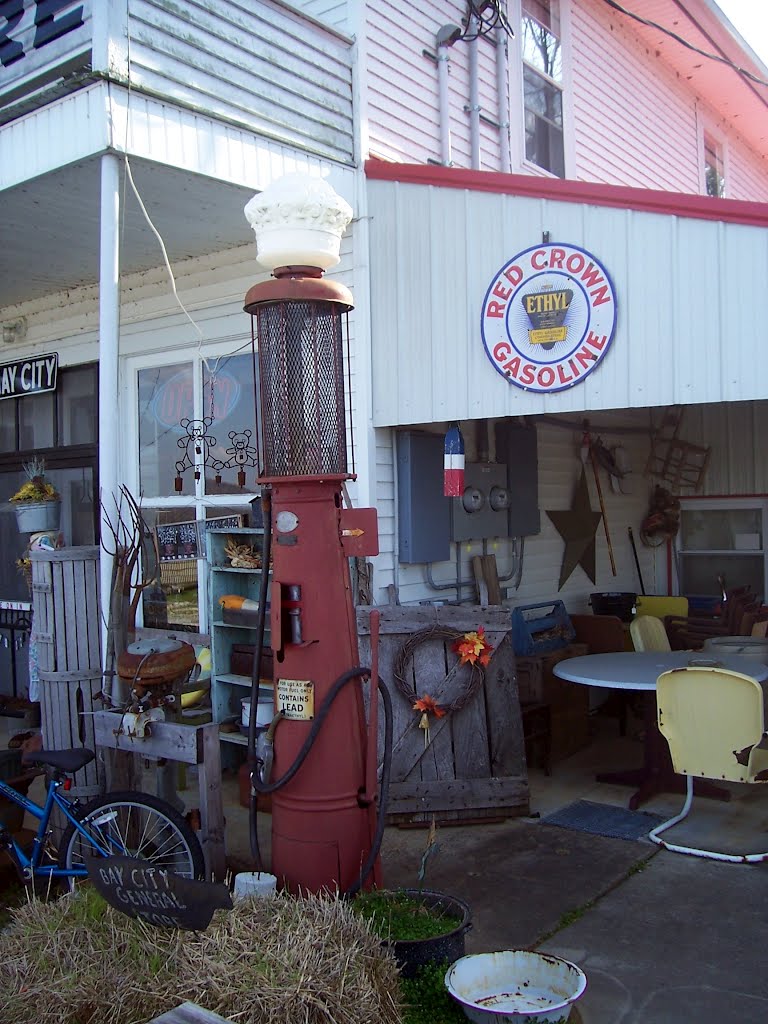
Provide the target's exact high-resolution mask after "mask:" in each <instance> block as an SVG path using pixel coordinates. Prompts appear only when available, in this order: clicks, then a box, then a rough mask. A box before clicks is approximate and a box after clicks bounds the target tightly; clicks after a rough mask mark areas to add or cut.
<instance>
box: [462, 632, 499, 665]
mask: <svg viewBox="0 0 768 1024" xmlns="http://www.w3.org/2000/svg"><path fill="white" fill-rule="evenodd" d="M453 649H454V651H455V652H456V653H457V654H458V655H459V663H460V664H461V665H467V664H469V665H474V664H475V662H478V661H479V662H480V664H481V665H487V664H488V662H489V661H490V660H491V653H492V651H493V647H491V645H490V644H489V643H488V641H487V640H486V639H485V630H484V629H483V627H482V626H479V627H478V628H477V629H476V630H473V631H472V632H471V633H465V634H464V636H463V637H461V639H460V640H457V641H456V642H455V643H454V645H453Z"/></svg>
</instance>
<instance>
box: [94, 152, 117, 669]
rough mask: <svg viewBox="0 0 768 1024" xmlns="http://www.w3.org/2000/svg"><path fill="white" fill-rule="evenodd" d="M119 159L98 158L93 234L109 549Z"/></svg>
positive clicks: (104, 604) (105, 594) (106, 588)
mask: <svg viewBox="0 0 768 1024" xmlns="http://www.w3.org/2000/svg"><path fill="white" fill-rule="evenodd" d="M119 216H120V161H119V159H118V158H117V157H116V156H115V155H114V154H113V153H105V154H104V155H103V156H102V158H101V217H100V237H99V249H100V255H99V489H100V496H101V503H102V513H101V536H102V538H103V539H104V540H105V541H106V543H107V546H108V547H111V540H112V536H111V533H110V531H109V526H108V523H107V518H106V517H107V516H109V518H110V519H111V521H112V522H113V523H116V522H117V506H116V500H117V497H118V485H119V481H118V436H119V428H118V416H117V410H118V358H119V347H120V253H119V242H120V232H119ZM100 578H101V615H102V630H101V650H102V656H103V655H104V653H105V652H106V650H107V644H106V640H107V623H108V622H109V603H110V589H111V584H112V558H111V557H110V556H109V555H107V554H106V553H105V551H104V549H103V548H102V551H101V560H100Z"/></svg>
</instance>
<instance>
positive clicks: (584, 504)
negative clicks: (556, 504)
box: [547, 469, 602, 590]
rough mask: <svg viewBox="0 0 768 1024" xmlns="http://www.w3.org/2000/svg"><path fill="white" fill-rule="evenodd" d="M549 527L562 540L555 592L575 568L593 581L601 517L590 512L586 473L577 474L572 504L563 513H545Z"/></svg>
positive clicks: (583, 471) (596, 513)
mask: <svg viewBox="0 0 768 1024" xmlns="http://www.w3.org/2000/svg"><path fill="white" fill-rule="evenodd" d="M547 515H548V516H549V518H550V519H551V520H552V524H553V526H554V527H555V529H556V530H557V532H558V533H559V534H560V536H561V537H562V538H563V540H564V541H565V553H564V555H563V565H562V568H561V569H560V582H559V583H558V586H557V589H558V590H562V589H563V586H564V584H565V582H566V580H567V579H568V577H569V576H570V575H571V573H572V572H573V570H574V569H575V568H576V566H577V565H580V566H581V568H582V569H583V570H584V572H585V573H586V574H587V576H589V578H590V579H591V580H592V582H593V583H594V582H595V534H596V533H597V528H598V526H599V525H600V520H601V519H602V516H601V514H600V513H599V512H593V511H592V505H591V504H590V500H589V488H588V487H587V473H586V470H585V469H582V471H581V477H580V479H579V482H578V485H577V487H576V493H575V494H574V496H573V503H572V505H571V507H570V509H568V510H567V511H564V512H563V511H554V512H549V511H548V512H547Z"/></svg>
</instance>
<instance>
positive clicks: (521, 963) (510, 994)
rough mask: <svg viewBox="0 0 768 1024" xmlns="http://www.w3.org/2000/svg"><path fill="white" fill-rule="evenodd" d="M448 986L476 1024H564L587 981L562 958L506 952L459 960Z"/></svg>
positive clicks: (507, 950) (583, 975)
mask: <svg viewBox="0 0 768 1024" xmlns="http://www.w3.org/2000/svg"><path fill="white" fill-rule="evenodd" d="M445 984H446V987H447V989H448V991H449V992H450V994H451V995H452V996H453V998H454V999H455V1000H456V1001H457V1002H458V1003H459V1004H460V1005H461V1008H462V1009H463V1011H464V1014H465V1016H466V1017H468V1018H469V1020H471V1021H474V1022H475V1024H565V1022H566V1021H567V1020H568V1017H569V1015H570V1012H571V1006H572V1004H573V1003H575V1002H576V1000H577V999H579V998H580V997H581V996H582V995H583V993H584V990H585V989H586V987H587V977H586V975H585V974H584V972H583V971H582V970H581V968H579V967H577V966H576V965H575V964H572V963H570V961H568V960H562V959H561V958H560V957H557V956H550V955H549V954H548V953H535V952H530V951H529V950H525V949H505V950H503V951H501V952H499V953H475V954H472V955H470V956H463V957H461V959H460V960H457V961H456V963H454V964H453V965H452V966H451V967H449V969H448V971H447V972H446V975H445Z"/></svg>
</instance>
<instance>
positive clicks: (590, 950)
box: [382, 819, 768, 1024]
mask: <svg viewBox="0 0 768 1024" xmlns="http://www.w3.org/2000/svg"><path fill="white" fill-rule="evenodd" d="M425 838H426V836H425V833H423V832H422V833H414V832H413V831H411V830H409V831H407V832H405V831H398V830H394V829H388V830H387V834H386V838H385V842H384V845H383V849H382V862H383V865H384V871H385V876H386V877H385V883H386V884H387V885H388V886H394V885H409V886H413V885H414V884H415V880H416V871H417V870H418V864H419V861H420V858H421V853H422V852H423V848H424V842H425ZM438 841H439V843H440V851H439V853H438V855H437V857H436V858H435V860H434V863H433V865H432V866H431V867H429V868H428V872H427V878H426V882H425V884H426V885H429V886H432V887H434V888H436V889H442V890H444V891H447V892H455V893H456V894H457V895H459V896H461V897H462V898H464V899H465V900H466V901H467V902H468V903H469V905H470V907H471V909H472V915H473V929H472V931H471V932H470V933H469V935H468V936H467V952H468V953H469V952H481V951H485V950H494V949H496V950H499V949H507V948H515V947H536V948H540V949H542V950H545V951H547V952H550V953H553V954H556V955H558V956H563V957H565V958H566V959H568V960H572V961H573V962H574V963H576V964H578V965H579V966H580V967H581V968H582V970H584V971H585V973H586V974H587V979H588V987H587V991H586V993H585V994H584V996H583V997H582V999H581V1000H580V1001H579V1003H578V1004H577V1008H578V1011H579V1013H578V1016H580V1019H581V1021H582V1022H583V1024H752V1022H754V1024H758V1022H763V1021H766V1020H768V971H767V970H766V968H765V954H764V946H765V940H764V928H765V922H766V916H767V912H766V907H767V906H768V864H766V865H742V864H727V863H717V862H715V861H707V860H702V859H701V858H698V857H690V856H681V855H680V854H674V853H670V852H668V851H666V850H662V849H660V848H659V847H656V846H654V845H652V844H651V843H650V842H648V841H647V840H639V841H629V840H623V839H609V838H605V837H602V836H593V835H587V834H585V833H582V832H574V831H570V830H567V829H562V828H557V827H555V826H553V825H547V824H545V823H542V822H533V821H529V820H526V819H517V820H513V821H508V822H504V823H502V824H499V825H485V826H477V827H470V828H452V829H450V828H442V829H440V830H439V832H438ZM573 1016H574V1018H575V1019H578V1017H577V1015H576V1014H574V1015H573Z"/></svg>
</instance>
